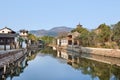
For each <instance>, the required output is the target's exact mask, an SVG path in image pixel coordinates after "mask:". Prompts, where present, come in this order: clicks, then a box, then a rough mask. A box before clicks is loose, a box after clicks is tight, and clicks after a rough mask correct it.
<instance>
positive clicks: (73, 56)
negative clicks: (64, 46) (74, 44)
mask: <svg viewBox="0 0 120 80" xmlns="http://www.w3.org/2000/svg"><path fill="white" fill-rule="evenodd" d="M46 55H50V56H52V58H54V59H57V60H58V62H59V63H62V64H63V63H64V64H66V65H67V66H68V65H69V66H71V67H72V68H73V69H74V70H75V71H78V72H81V73H77V74H76V73H74V72H72V71H73V70H72V71H71V72H70V71H69V69H67V68H68V67H67V68H66V67H65V69H67V70H66V71H68V72H65V73H73V74H75V75H76V77H78V78H77V79H84V80H120V67H119V66H116V65H114V64H119V62H120V61H119V60H120V59H115V58H108V57H102V56H96V55H90V54H79V53H74V52H71V51H66V50H59V51H56V50H53V49H52V48H51V47H46V48H44V49H42V50H41V51H40V52H37V51H36V50H33V51H28V53H27V55H25V56H24V57H23V58H21V59H20V60H19V61H17V62H15V63H13V64H10V65H9V66H8V68H7V72H6V74H3V69H1V70H0V80H12V79H13V78H14V77H20V74H21V73H25V72H24V71H25V68H30V67H28V66H31V65H29V63H28V62H29V61H34V60H36V61H37V62H35V64H36V63H38V62H40V61H42V62H43V61H44V60H46V59H47V60H48V61H50V60H51V58H49V57H47V58H44V56H46ZM36 56H37V58H36ZM39 56H40V59H39V60H37V59H38V57H39ZM42 57H43V58H42ZM88 58H89V59H88ZM92 58H94V59H95V60H97V61H95V60H92ZM105 59H106V61H107V62H108V63H109V62H110V63H112V64H107V63H102V62H99V61H101V60H105ZM47 60H46V61H47ZM51 61H53V60H51ZM42 62H41V65H40V64H37V65H35V64H34V67H33V68H32V69H34V70H33V71H34V72H37V73H38V74H41V75H42V74H43V73H41V72H44V73H45V74H46V72H47V71H46V70H50V69H52V68H50V67H49V66H51V65H52V66H55V67H58V66H60V65H58V63H57V64H56V63H55V62H51V63H49V64H50V65H49V64H47V66H48V67H47V66H43V65H45V63H44V64H43V63H42ZM113 62H114V63H113ZM53 63H54V64H53ZM56 65H58V66H56ZM66 65H63V66H66ZM36 66H38V67H36ZM42 66H43V67H42ZM63 66H62V67H63ZM60 67H61V66H60ZM35 68H36V69H35ZM63 68H64V67H63ZM38 69H39V70H41V71H36V70H38ZM55 69H56V70H55V71H53V72H59V71H60V70H58V69H57V68H55ZM57 70H58V71H57ZM29 72H30V71H29ZM29 72H26V74H29ZM34 72H33V75H34ZM54 74H58V73H54ZM24 75H25V74H24ZM83 75H84V76H85V77H84V78H83ZM88 75H89V76H90V77H88ZM48 76H49V75H46V76H45V77H48ZM58 76H60V75H58ZM58 76H57V77H58ZM71 76H72V75H69V77H71ZM28 77H29V76H28ZM35 77H39V76H38V75H36V76H35ZM49 77H50V76H49ZM54 77H56V76H54ZM74 78H75V77H73V79H74ZM51 79H52V78H51ZM57 79H58V78H55V80H57ZM66 79H69V78H66ZM75 79H76V78H75ZM29 80H32V79H30V78H29ZM38 80H40V79H38ZM48 80H50V78H49V79H48ZM52 80H53V79H52ZM59 80H60V79H59ZM62 80H65V79H64V78H62ZM71 80H72V79H71Z"/></svg>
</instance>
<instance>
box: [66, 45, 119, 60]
mask: <svg viewBox="0 0 120 80" xmlns="http://www.w3.org/2000/svg"><path fill="white" fill-rule="evenodd" d="M66 49H67V50H71V51H74V52H78V53H87V54H95V55H100V56H107V57H114V58H120V49H106V48H91V47H68V48H66Z"/></svg>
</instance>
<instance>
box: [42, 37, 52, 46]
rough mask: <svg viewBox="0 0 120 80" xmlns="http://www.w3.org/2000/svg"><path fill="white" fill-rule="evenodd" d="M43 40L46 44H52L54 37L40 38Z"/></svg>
mask: <svg viewBox="0 0 120 80" xmlns="http://www.w3.org/2000/svg"><path fill="white" fill-rule="evenodd" d="M40 39H41V40H43V41H44V42H45V44H50V43H52V42H53V39H54V37H51V36H43V37H41V38H40Z"/></svg>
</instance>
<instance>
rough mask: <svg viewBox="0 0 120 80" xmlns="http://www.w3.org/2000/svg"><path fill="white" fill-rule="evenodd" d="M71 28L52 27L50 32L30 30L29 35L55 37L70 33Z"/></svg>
mask: <svg viewBox="0 0 120 80" xmlns="http://www.w3.org/2000/svg"><path fill="white" fill-rule="evenodd" d="M72 29H73V28H69V27H65V26H60V27H54V28H52V29H50V30H44V29H41V30H31V31H30V33H32V34H34V35H36V36H39V37H41V36H53V37H55V36H57V35H58V34H59V33H61V32H70V31H71V30H72Z"/></svg>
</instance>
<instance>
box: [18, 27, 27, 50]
mask: <svg viewBox="0 0 120 80" xmlns="http://www.w3.org/2000/svg"><path fill="white" fill-rule="evenodd" d="M19 35H20V37H21V38H22V39H23V42H21V44H22V46H21V47H22V48H26V47H27V46H28V44H27V43H26V42H27V41H28V30H25V29H23V30H20V33H19Z"/></svg>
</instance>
